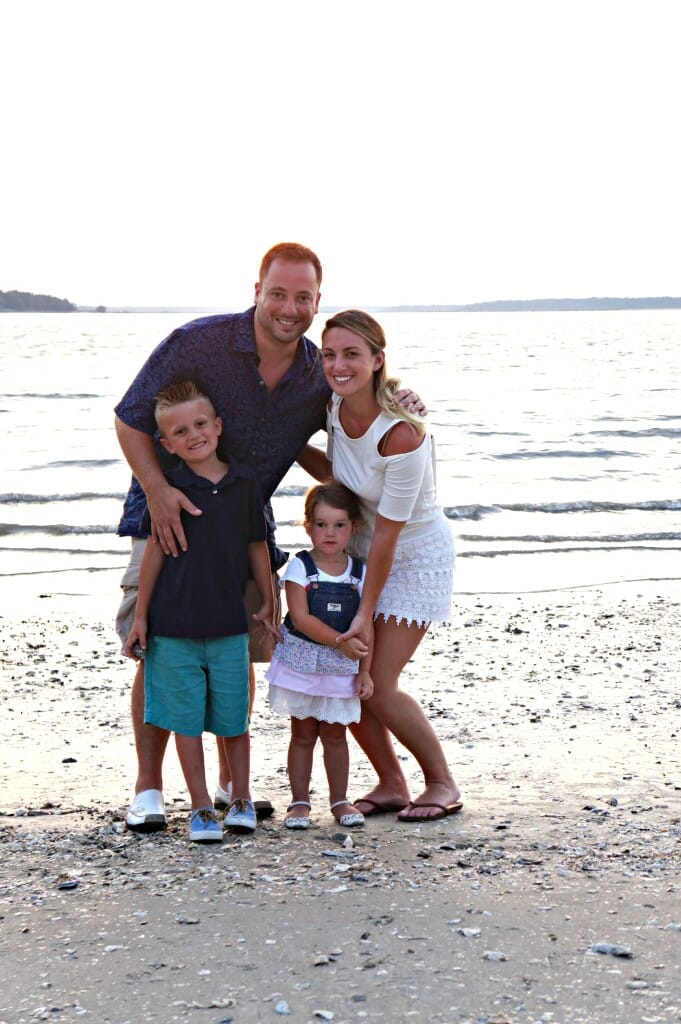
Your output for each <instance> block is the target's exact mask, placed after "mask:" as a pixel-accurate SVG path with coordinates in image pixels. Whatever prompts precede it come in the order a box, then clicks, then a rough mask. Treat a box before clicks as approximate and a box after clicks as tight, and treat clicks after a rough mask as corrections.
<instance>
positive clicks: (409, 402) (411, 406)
mask: <svg viewBox="0 0 681 1024" xmlns="http://www.w3.org/2000/svg"><path fill="white" fill-rule="evenodd" d="M395 401H396V402H397V404H398V405H399V406H401V407H402V408H403V409H406V410H407V412H413V413H416V415H417V416H427V415H428V409H427V408H426V406H425V404H424V403H423V401H422V400H421V399H420V398H419V396H418V395H417V394H416V392H415V391H410V390H409V388H400V390H399V391H396V392H395Z"/></svg>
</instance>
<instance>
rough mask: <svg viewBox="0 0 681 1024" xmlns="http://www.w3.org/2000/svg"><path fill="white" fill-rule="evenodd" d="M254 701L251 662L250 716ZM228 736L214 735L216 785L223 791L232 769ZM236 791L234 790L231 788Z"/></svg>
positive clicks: (228, 781)
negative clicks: (216, 760)
mask: <svg viewBox="0 0 681 1024" xmlns="http://www.w3.org/2000/svg"><path fill="white" fill-rule="evenodd" d="M254 703H255V668H254V667H253V665H252V664H250V665H249V666H248V717H249V718H250V717H251V715H252V714H253V704H254ZM226 739H228V737H225V736H216V737H215V740H216V745H217V751H218V785H219V787H220V789H224V790H225V792H228V790H229V784H230V782H231V781H232V770H231V768H230V765H229V757H228V755H227V748H226V745H225V740H226ZM233 792H235V793H236V790H233Z"/></svg>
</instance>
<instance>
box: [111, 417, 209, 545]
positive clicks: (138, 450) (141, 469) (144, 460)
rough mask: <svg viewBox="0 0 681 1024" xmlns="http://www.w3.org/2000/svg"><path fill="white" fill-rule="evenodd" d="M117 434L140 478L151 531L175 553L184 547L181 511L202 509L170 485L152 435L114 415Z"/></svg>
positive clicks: (184, 538)
mask: <svg viewBox="0 0 681 1024" xmlns="http://www.w3.org/2000/svg"><path fill="white" fill-rule="evenodd" d="M116 436H117V437H118V443H119V444H120V446H121V450H122V452H123V454H124V455H125V458H126V460H127V463H128V465H129V466H130V469H131V470H132V472H133V473H134V475H135V476H136V477H137V479H138V480H139V482H140V486H141V488H142V490H143V491H144V493H145V495H146V499H147V505H148V506H149V515H150V516H151V525H152V532H153V535H154V537H156V538H157V539H158V542H159V544H160V545H161V550H162V551H163V553H164V554H166V555H173V556H174V557H176V556H177V554H178V547H179V548H181V549H182V551H186V550H187V539H186V537H185V534H184V530H183V529H182V522H181V519H180V512H182V511H183V510H184V511H185V512H188V513H189V514H190V515H192V516H200V515H201V510H200V509H198V508H197V507H196V505H194V504H193V503H192V502H191V501H190V500H189V498H188V497H187V496H186V495H185V494H183V493H182V491H178V490H177V488H175V487H171V486H170V484H169V483H168V481H167V480H166V478H165V476H164V475H163V471H162V469H161V466H160V465H159V461H158V456H157V454H156V448H155V446H154V439H153V437H151V435H150V434H145V432H144V431H143V430H137V429H136V428H135V427H129V426H128V425H127V423H124V422H123V421H122V420H121V419H119V417H118V416H117V417H116Z"/></svg>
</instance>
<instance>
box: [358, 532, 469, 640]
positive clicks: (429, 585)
mask: <svg viewBox="0 0 681 1024" xmlns="http://www.w3.org/2000/svg"><path fill="white" fill-rule="evenodd" d="M453 584H454V538H453V536H452V528H451V526H450V524H449V520H448V519H446V518H445V516H444V515H443V516H442V519H440V520H438V522H436V523H435V524H434V525H433V530H432V532H430V533H428V534H426V536H423V537H415V538H414V539H409V538H407V539H406V540H405V539H402V538H400V539H398V541H397V548H396V549H395V557H394V558H393V564H392V568H391V570H390V575H389V576H388V579H387V580H386V583H385V586H384V587H383V590H382V591H381V595H380V597H379V599H378V602H377V604H376V611H375V614H374V618H378V617H379V616H383V618H385V619H389V618H390V617H391V616H394V617H395V619H396V620H397V622H398V623H400V622H403V621H406V623H407V625H411V624H412V622H414V623H416V624H417V625H419V626H425V625H427V623H429V622H450V621H451V618H452V588H453Z"/></svg>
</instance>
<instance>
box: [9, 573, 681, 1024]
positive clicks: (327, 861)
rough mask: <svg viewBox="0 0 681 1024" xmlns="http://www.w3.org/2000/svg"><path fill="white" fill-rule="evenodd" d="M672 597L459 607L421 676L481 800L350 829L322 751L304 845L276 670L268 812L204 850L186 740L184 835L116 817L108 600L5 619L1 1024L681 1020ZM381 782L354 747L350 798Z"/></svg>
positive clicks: (412, 667)
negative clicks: (251, 829)
mask: <svg viewBox="0 0 681 1024" xmlns="http://www.w3.org/2000/svg"><path fill="white" fill-rule="evenodd" d="M114 597H115V595H114ZM109 598H111V595H110V594H109ZM51 603H52V602H51ZM112 603H113V602H112V601H111V600H109V605H108V607H109V608H111V605H112ZM94 607H97V608H99V607H100V606H99V605H96V606H95V605H94V604H93V608H94ZM680 607H681V594H680V592H679V587H678V586H677V585H676V584H673V583H664V584H663V583H659V582H650V581H648V582H646V583H637V584H622V583H619V584H611V585H608V586H605V587H592V588H589V589H587V590H585V589H580V590H578V591H576V590H570V591H568V592H565V591H551V592H548V593H547V592H544V593H540V594H522V595H520V594H502V595H489V594H482V593H478V594H476V595H463V594H461V593H457V594H456V595H455V603H454V621H453V623H452V625H451V626H449V627H443V628H438V629H436V630H433V631H432V632H431V633H429V634H428V635H427V636H426V638H425V639H424V641H423V643H422V645H421V647H420V648H419V651H418V652H417V655H416V656H415V658H414V659H413V660H412V662H410V663H409V665H408V666H407V669H406V670H405V674H404V685H405V688H407V689H408V690H409V691H410V692H412V693H413V694H414V695H415V696H417V697H418V699H420V700H421V701H422V703H423V704H424V706H425V708H426V710H427V712H428V714H429V716H430V718H431V720H432V721H433V724H434V726H435V729H436V731H437V732H438V735H439V736H440V737H441V739H442V742H443V744H444V746H445V749H446V751H447V754H448V757H449V759H450V761H451V763H452V766H453V768H454V772H455V775H456V777H457V780H458V781H459V784H460V785H461V788H462V792H463V799H464V809H463V811H462V812H461V814H459V815H456V816H455V817H453V818H449V819H444V820H441V821H437V822H431V823H428V824H424V825H419V826H414V825H409V824H401V823H398V822H397V821H396V819H395V818H394V817H392V816H387V817H379V818H370V819H367V824H366V826H365V827H364V828H363V829H355V830H341V829H340V828H339V827H338V826H337V825H336V823H335V822H334V820H333V818H332V817H331V815H330V813H329V811H328V803H327V799H326V796H327V794H326V783H325V779H324V775H323V768H322V764H321V754H320V752H319V751H317V752H316V756H315V768H314V775H313V784H314V796H313V811H312V819H313V826H312V828H311V829H310V830H309V831H308V832H306V833H301V834H297V833H295V834H294V833H290V832H288V831H287V830H286V829H284V827H283V817H284V809H285V807H286V804H287V802H288V799H289V796H288V786H287V780H286V773H285V756H286V745H287V741H288V726H287V722H286V721H285V720H284V719H279V718H278V717H276V718H275V716H274V715H272V714H270V712H269V709H268V707H267V702H266V698H265V690H264V687H263V684H262V671H263V670H262V667H261V668H259V670H258V696H257V700H256V707H255V711H254V720H253V726H252V736H253V759H252V760H253V778H254V783H255V786H256V787H257V789H258V791H259V793H261V794H264V795H267V796H268V797H270V798H271V799H272V801H273V803H274V805H275V816H274V817H273V818H272V819H269V820H268V821H265V822H262V823H261V824H260V825H259V827H258V830H257V832H256V833H255V835H254V836H253V837H250V836H249V837H246V838H243V837H237V836H231V835H230V836H227V837H226V838H225V841H224V842H223V844H221V845H220V846H219V847H218V848H217V849H210V850H208V849H205V848H201V847H197V846H196V845H192V844H189V843H188V842H187V841H186V838H185V828H186V810H185V808H186V806H187V805H186V797H185V791H184V783H183V780H182V778H181V775H180V773H179V768H178V766H177V759H176V755H175V753H174V751H173V750H172V749H170V748H169V751H168V754H167V756H166V764H165V775H166V778H165V792H166V799H167V804H168V806H169V809H170V827H169V829H168V831H167V832H166V833H158V834H156V835H152V836H147V837H144V836H142V837H140V836H135V835H133V834H131V833H129V832H126V830H125V828H124V824H123V821H124V814H125V811H126V809H127V803H128V800H129V797H130V786H131V782H132V774H133V748H132V738H131V734H130V726H129V720H128V700H129V688H130V681H131V674H132V672H131V669H132V666H131V664H130V663H129V662H128V661H127V660H125V659H123V658H122V657H121V656H120V655H119V653H118V644H117V638H116V637H115V634H114V631H113V626H112V624H111V622H112V617H113V612H112V613H111V615H108V614H107V615H106V616H105V617H101V618H97V617H96V616H95V618H92V619H88V618H86V617H85V616H84V615H83V614H78V613H76V612H73V613H70V614H68V613H66V612H64V611H59V610H58V609H57V608H48V606H47V605H46V604H45V605H43V604H42V603H41V604H40V605H39V606H38V611H39V613H43V609H44V614H38V615H35V614H33V615H25V614H24V613H23V612H22V611H21V610H20V609H18V608H17V610H16V611H15V613H13V614H8V612H7V611H6V610H4V613H3V615H2V616H1V617H0V632H1V633H2V641H3V642H2V651H3V653H2V663H3V674H4V678H5V680H6V685H5V686H4V687H3V694H2V697H1V703H2V708H3V712H4V714H3V715H2V716H0V739H1V740H2V742H1V744H0V763H1V764H2V776H3V779H4V780H5V786H4V787H3V790H2V795H1V796H0V838H1V839H2V849H3V851H4V852H5V856H4V858H3V861H2V865H0V916H2V917H3V919H4V926H5V929H4V936H5V937H4V939H3V941H2V942H1V943H0V969H1V970H2V977H3V986H2V994H1V995H0V1021H2V1022H6V1024H22V1022H24V1021H26V1022H27V1024H28V1022H29V1021H33V1020H36V1019H44V1020H47V1019H50V1020H66V1019H72V1018H73V1015H74V1014H76V1015H80V1012H81V1011H87V1012H88V1014H89V1016H90V1018H91V1019H93V1020H96V1021H98V1022H112V1024H125V1022H127V1021H130V1022H131V1024H132V1022H135V1024H139V1022H140V1021H142V1020H149V1021H154V1020H158V1021H163V1022H167V1021H173V1020H185V1019H192V1020H193V1019H196V1020H197V1021H201V1022H202V1024H203V1022H205V1021H209V1022H210V1024H220V1022H222V1021H226V1020H230V1021H233V1022H234V1024H237V1022H238V1024H250V1022H252V1021H261V1020H267V1021H271V1020H276V1019H279V1018H280V1016H285V1014H283V1013H282V1012H281V1010H280V1011H276V1007H277V1006H281V1005H282V1004H283V1003H285V1004H286V1005H287V1007H288V1008H289V1009H290V1019H291V1020H295V1021H304V1022H308V1021H310V1022H313V1021H315V1020H319V1019H327V1020H331V1019H333V1021H334V1022H335V1024H339V1022H347V1021H353V1022H354V1021H365V1020H370V1021H377V1022H378V1021H408V1020H411V1019H417V1020H419V1021H428V1022H430V1021H432V1022H439V1024H454V1022H461V1024H477V1022H480V1021H484V1022H485V1024H502V1022H503V1024H508V1022H510V1024H535V1022H537V1021H542V1022H547V1024H594V1022H597V1024H619V1022H622V1024H626V1022H628V1021H630V1020H641V1021H643V1020H646V1021H647V1020H651V1021H653V1020H654V1021H656V1022H658V1024H672V1022H677V1024H678V1021H679V1013H680V1012H681V973H680V972H679V965H681V745H680V744H679V736H680V735H681V700H680V699H679V691H678V665H679V664H680V663H681V636H680V631H679V629H678V620H679V608H680ZM34 612H35V606H34ZM93 614H94V612H93ZM206 751H207V767H208V779H209V785H212V783H213V782H214V774H213V772H214V764H215V758H214V755H213V753H212V742H211V741H210V740H209V739H207V740H206ZM403 763H404V766H405V770H406V771H407V774H408V778H409V779H410V781H411V783H412V785H413V787H414V788H415V787H416V786H417V784H418V779H417V773H416V772H415V770H414V766H413V763H412V761H411V759H410V758H407V757H406V755H405V760H404V762H403ZM370 779H371V772H370V770H369V768H368V766H367V764H366V762H365V760H364V758H363V755H361V752H360V751H359V750H358V749H357V748H356V746H355V745H354V743H353V742H352V741H351V795H356V794H358V793H360V792H361V791H363V789H364V787H365V786H367V785H368V784H370ZM348 837H349V838H348ZM599 944H605V947H607V948H608V949H609V952H598V951H597V950H596V948H595V947H598V946H599ZM617 949H619V950H620V952H619V953H617V952H614V951H616V950H617ZM622 950H624V951H625V952H622ZM626 951H628V952H626ZM84 972H85V973H84ZM55 1007H57V1008H60V1009H59V1012H56V1011H55V1010H54V1008H55ZM317 1011H323V1012H324V1013H328V1014H333V1017H320V1016H319V1015H317V1016H315V1013H316V1012H317Z"/></svg>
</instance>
